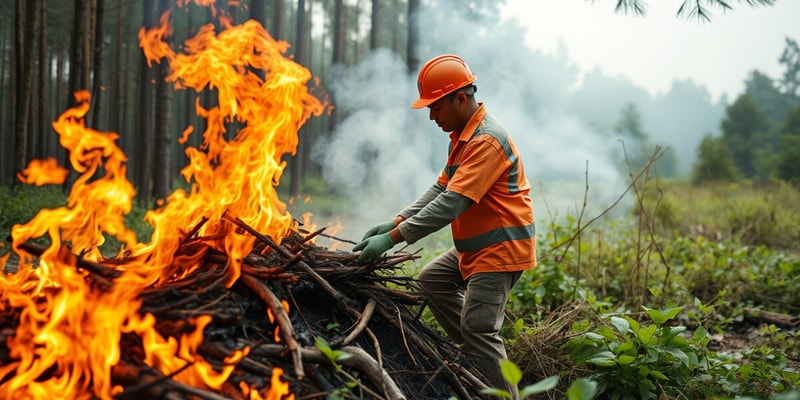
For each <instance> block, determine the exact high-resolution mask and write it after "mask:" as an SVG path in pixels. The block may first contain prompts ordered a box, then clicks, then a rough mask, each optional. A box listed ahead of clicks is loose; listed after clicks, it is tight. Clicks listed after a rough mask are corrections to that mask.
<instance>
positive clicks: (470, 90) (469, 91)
mask: <svg viewBox="0 0 800 400" xmlns="http://www.w3.org/2000/svg"><path fill="white" fill-rule="evenodd" d="M477 91H478V86H476V85H467V86H464V87H462V88H459V89H456V90H454V91H452V92H450V93H448V94H447V95H446V96H445V98H447V100H449V101H453V99H455V98H456V96H458V94H459V93H464V94H465V95H466V96H467V97H472V96H475V92H477Z"/></svg>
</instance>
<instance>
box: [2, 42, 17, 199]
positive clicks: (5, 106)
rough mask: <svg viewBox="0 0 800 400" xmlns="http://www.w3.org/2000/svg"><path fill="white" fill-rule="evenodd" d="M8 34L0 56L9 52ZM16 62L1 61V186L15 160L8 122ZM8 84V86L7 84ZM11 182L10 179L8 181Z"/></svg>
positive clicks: (9, 119) (11, 105)
mask: <svg viewBox="0 0 800 400" xmlns="http://www.w3.org/2000/svg"><path fill="white" fill-rule="evenodd" d="M7 33H10V31H9V30H8V29H4V30H3V38H2V42H0V54H6V52H7V51H8V43H9V42H10V40H8V35H7ZM13 60H14V57H13V56H12V57H9V58H8V63H6V58H5V57H3V58H2V59H0V128H1V129H0V155H2V160H0V184H5V183H6V181H7V179H6V171H8V170H10V167H11V166H10V165H9V160H13V159H14V155H13V151H12V149H13V146H9V144H10V143H11V137H9V136H11V132H13V131H14V130H13V129H12V125H11V124H10V123H9V122H8V121H11V119H12V118H11V115H12V114H13V112H12V109H11V107H13V104H14V101H13V96H11V93H12V92H13V90H14V89H13V84H14V69H13V68H10V69H9V64H11V63H12V62H13ZM6 73H8V74H9V75H10V76H9V79H8V80H5V79H2V77H4V76H6ZM6 82H8V84H6ZM8 180H10V179H8Z"/></svg>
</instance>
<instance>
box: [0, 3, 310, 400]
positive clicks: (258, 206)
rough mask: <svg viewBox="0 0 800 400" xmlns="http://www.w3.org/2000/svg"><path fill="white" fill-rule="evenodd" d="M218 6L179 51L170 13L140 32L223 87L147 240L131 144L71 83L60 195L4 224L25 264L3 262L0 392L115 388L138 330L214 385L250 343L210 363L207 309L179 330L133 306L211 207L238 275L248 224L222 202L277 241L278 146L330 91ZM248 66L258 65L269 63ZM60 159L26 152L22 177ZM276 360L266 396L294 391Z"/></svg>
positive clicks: (207, 228) (149, 348)
mask: <svg viewBox="0 0 800 400" xmlns="http://www.w3.org/2000/svg"><path fill="white" fill-rule="evenodd" d="M196 3H197V4H198V5H206V6H208V7H210V8H212V11H213V12H214V13H215V15H216V13H217V11H218V10H215V9H213V3H214V2H213V1H200V0H197V1H196ZM178 4H179V5H186V4H187V2H186V1H179V2H178ZM220 19H221V25H222V27H223V28H224V30H222V31H221V32H220V33H218V34H217V33H215V28H214V26H213V25H211V24H209V25H207V26H204V27H202V28H201V29H200V30H199V32H198V34H197V35H196V36H195V37H193V38H191V39H189V40H188V41H187V42H186V43H185V46H182V47H181V48H182V49H183V51H184V52H183V53H176V52H175V51H174V50H173V49H172V48H171V47H170V46H169V45H168V42H167V40H166V39H168V38H169V37H170V36H171V33H172V28H171V26H170V25H169V15H168V14H165V15H163V16H162V18H161V19H160V24H159V26H157V27H155V28H152V29H149V30H148V29H142V30H141V31H140V32H139V38H140V46H141V47H142V51H143V53H144V54H145V56H146V57H147V59H148V62H149V63H151V64H152V63H153V62H156V63H159V62H167V63H168V64H169V67H170V69H171V74H170V75H169V77H168V80H169V81H170V82H173V83H174V84H175V86H176V88H181V89H183V88H186V89H194V90H196V91H202V90H214V91H215V92H216V93H217V94H218V96H219V101H218V105H217V106H214V107H208V108H204V107H203V106H201V104H200V103H199V100H198V102H197V103H196V109H197V113H198V115H200V116H201V117H203V118H205V119H206V121H207V124H206V125H207V128H206V129H205V131H204V132H202V135H203V140H202V144H201V145H200V146H199V148H194V147H187V148H186V150H185V152H186V155H187V156H188V158H189V163H188V165H187V166H186V167H185V168H183V170H182V171H181V174H182V175H183V177H184V178H185V179H186V180H187V182H189V184H190V189H189V190H188V191H184V190H176V191H175V192H173V193H172V194H170V195H169V196H168V197H167V199H166V201H165V202H164V203H163V206H162V207H160V208H158V209H156V210H152V211H150V212H148V213H147V214H146V216H145V220H146V221H147V222H148V223H150V224H151V225H152V226H153V234H152V236H151V238H150V242H148V243H140V242H139V241H138V240H137V237H136V234H135V232H133V231H131V230H130V229H128V228H127V227H126V226H125V223H124V216H125V215H126V214H128V213H129V212H130V211H131V209H132V199H133V196H134V193H135V192H134V188H133V186H132V185H131V183H130V182H128V181H127V180H126V178H125V176H126V163H127V158H126V156H125V154H124V153H123V152H122V150H121V149H120V148H119V147H118V146H117V145H116V141H117V139H118V135H117V134H116V133H113V132H100V131H96V130H94V129H91V128H89V127H86V126H85V121H84V117H85V115H86V113H87V112H88V110H89V105H90V94H89V93H88V92H86V91H80V92H77V93H75V98H76V100H77V101H78V105H77V106H75V107H74V108H71V109H68V110H66V111H65V112H64V113H63V114H62V115H61V116H60V117H59V118H58V119H57V120H56V121H55V122H53V128H54V130H55V131H56V132H57V133H58V135H59V137H60V143H61V145H62V146H63V147H64V148H65V149H67V150H68V151H69V155H70V156H69V164H70V165H69V166H70V167H71V168H72V170H74V171H75V172H76V173H77V174H78V177H77V179H76V180H75V182H74V184H73V185H72V187H71V190H70V193H69V195H68V198H67V204H66V206H64V207H59V208H55V209H47V210H41V211H40V212H39V213H38V214H37V215H36V216H35V217H34V218H33V219H32V220H31V221H29V222H27V223H25V224H19V225H15V226H14V227H13V228H12V233H11V237H12V248H13V250H14V252H16V253H17V254H19V255H20V260H19V269H18V272H17V273H15V274H8V275H2V276H0V311H6V310H9V309H14V310H18V313H19V314H18V315H19V318H18V320H19V324H18V326H17V327H16V332H15V335H14V336H11V337H9V338H8V339H7V342H6V346H7V348H8V349H9V356H10V358H11V359H13V360H14V361H13V362H11V363H10V364H8V365H2V366H0V398H15V399H49V398H52V396H53V394H54V393H58V394H59V396H60V398H64V399H91V398H99V399H111V398H112V396H113V395H114V394H116V393H119V392H120V391H121V388H120V387H114V384H113V383H112V379H111V368H112V367H113V366H115V365H117V364H118V363H119V362H120V357H121V354H120V346H119V344H120V338H121V336H122V335H123V334H135V335H138V336H139V337H141V339H142V344H143V348H144V351H145V363H147V364H148V365H150V366H152V367H154V368H156V369H158V370H159V371H160V372H161V373H162V374H164V375H169V374H173V373H176V372H177V373H176V374H175V375H174V376H173V377H172V378H173V379H175V380H177V381H180V382H182V383H186V384H189V385H196V386H198V387H207V388H219V387H220V386H221V385H222V383H223V382H225V381H226V380H227V379H228V377H229V376H230V374H231V373H232V372H233V368H234V367H233V366H234V365H235V363H236V362H238V361H239V360H241V358H242V357H244V356H246V354H247V351H248V350H247V349H243V350H240V351H237V352H236V353H235V354H234V355H233V356H232V357H231V359H229V360H226V366H225V367H222V368H213V367H212V365H211V364H209V363H207V362H206V361H205V360H203V359H202V357H200V356H199V355H198V353H197V348H198V346H199V345H200V344H201V343H202V341H203V329H204V327H205V326H206V325H207V324H208V323H209V322H210V321H211V318H210V317H209V316H199V317H197V318H195V319H193V320H190V321H187V322H188V323H190V324H192V325H193V326H194V329H193V330H192V331H191V333H189V334H185V335H183V336H182V337H180V338H175V337H163V336H162V335H161V334H160V333H159V332H158V331H157V330H156V329H155V323H156V321H155V317H154V316H153V315H151V314H144V315H141V314H140V313H139V310H140V307H141V300H140V294H141V293H142V291H143V290H144V289H145V288H148V287H152V286H158V285H162V284H165V283H167V282H170V281H171V280H175V279H180V278H181V277H183V276H186V275H187V274H188V273H190V272H191V271H193V270H194V269H196V268H198V267H199V265H198V264H197V260H198V257H176V256H175V253H176V250H177V249H178V247H179V245H180V243H181V239H182V238H184V236H185V234H186V229H187V227H192V226H196V225H198V223H199V222H200V221H201V220H203V219H204V218H207V219H208V221H209V223H207V224H204V225H203V226H202V228H201V231H200V232H198V234H199V235H203V236H208V237H221V238H222V239H220V241H219V242H218V243H215V246H217V247H218V249H219V250H222V251H225V252H226V253H227V254H228V257H229V259H230V260H231V268H230V269H229V271H230V274H229V276H227V280H226V283H227V285H228V286H230V285H232V284H233V283H234V282H235V281H236V279H238V277H239V274H240V270H241V261H242V259H243V258H244V256H246V255H247V254H248V253H249V252H250V251H251V250H252V247H253V244H254V238H253V237H252V236H251V235H246V234H242V233H240V232H238V231H237V230H236V229H234V227H233V226H231V224H230V223H228V222H226V221H225V220H223V219H222V218H221V217H222V214H223V213H224V212H228V213H230V214H231V215H232V216H236V217H238V218H240V219H241V220H242V221H244V222H246V223H247V224H249V225H250V226H252V227H253V228H255V229H257V230H259V231H260V232H262V233H264V234H266V235H269V236H271V237H272V238H275V239H276V240H278V241H279V240H280V239H281V238H283V237H285V236H286V234H287V233H288V231H289V230H290V229H291V228H292V227H293V219H292V217H291V215H289V213H288V212H287V210H286V206H285V204H284V203H283V202H281V201H280V199H279V198H278V196H277V191H276V189H275V187H276V186H277V184H278V182H279V181H280V178H281V175H282V173H283V170H284V168H285V166H286V165H285V163H284V162H283V161H281V157H282V156H283V155H285V154H292V155H293V154H295V150H296V148H297V143H298V137H297V132H298V130H299V128H300V126H302V124H304V123H305V121H306V120H307V119H308V118H310V116H312V115H321V113H322V112H323V110H324V108H325V105H323V104H322V103H320V101H319V100H317V99H316V98H315V97H314V96H313V95H311V94H310V93H309V91H308V88H307V86H306V84H307V82H308V81H309V80H310V79H311V74H310V72H309V71H308V70H307V69H305V68H303V67H302V66H300V65H298V64H296V63H294V62H293V61H291V59H289V58H288V57H286V56H285V55H284V53H285V52H286V50H287V49H288V44H287V43H286V42H282V41H276V40H275V39H273V38H272V37H271V36H270V35H269V33H268V32H267V31H266V30H265V29H264V28H263V27H262V26H261V25H259V24H258V23H257V22H255V21H246V22H244V23H243V24H241V25H234V24H233V23H232V22H231V20H230V19H229V18H225V17H220ZM253 71H263V72H264V77H263V78H262V77H261V76H259V74H257V73H255V72H253ZM234 121H236V122H238V125H239V126H241V128H239V129H238V131H237V132H235V135H231V134H230V133H228V132H226V123H230V122H234ZM192 133H194V129H193V128H192V127H188V128H186V129H184V130H183V133H182V136H181V139H180V140H179V142H180V143H185V142H186V139H187V138H188V137H189V135H191V134H192ZM226 136H228V137H231V136H233V137H232V138H230V139H229V140H228V139H226ZM67 173H68V171H67V170H66V169H65V168H62V167H59V166H58V165H56V162H55V161H54V160H45V161H34V162H31V163H30V165H29V166H28V168H27V169H26V170H25V171H23V172H22V173H21V174H20V175H19V179H20V180H22V181H23V182H25V183H32V184H37V185H41V184H50V183H61V182H63V181H64V180H65V179H66V177H67ZM214 221H216V222H214ZM107 237H112V238H114V239H116V241H117V242H118V243H121V246H120V248H119V249H118V251H119V253H118V254H119V255H122V254H124V255H125V256H126V258H125V260H126V262H125V264H124V265H120V266H117V267H115V268H116V269H113V270H112V269H109V271H110V272H112V273H113V274H114V277H113V279H109V282H108V285H105V286H104V285H100V284H99V282H100V281H101V280H102V279H100V280H98V278H97V276H93V279H89V278H90V272H88V271H87V270H86V269H84V268H78V262H79V261H78V258H77V257H76V256H75V254H81V255H82V259H83V260H86V261H92V262H99V261H101V260H102V259H103V258H104V256H103V254H102V253H101V248H102V247H103V245H104V244H106V238H107ZM38 238H44V239H45V240H46V241H49V246H48V247H47V248H46V249H45V251H44V252H43V253H42V254H41V255H40V256H39V257H38V260H34V258H33V257H32V256H31V255H29V254H28V253H26V252H25V251H24V250H23V249H22V248H23V245H24V244H25V243H27V242H28V241H30V240H33V239H38ZM6 260H7V256H6V257H3V258H2V259H0V261H1V262H2V265H5V263H6ZM285 307H287V308H288V304H287V305H286V306H285ZM98 349H102V351H98ZM281 374H282V371H281V370H280V369H278V368H275V369H273V376H272V387H271V389H270V391H269V393H267V394H266V398H267V399H279V398H282V396H283V395H285V394H287V393H288V383H283V382H281V381H280V379H279V377H280V375H281ZM242 390H243V393H245V394H246V395H248V396H249V397H250V398H251V399H259V398H263V397H261V394H260V393H259V392H258V390H256V389H254V388H251V387H250V386H249V385H247V384H245V385H244V386H243V387H242ZM293 397H294V396H291V397H290V398H293Z"/></svg>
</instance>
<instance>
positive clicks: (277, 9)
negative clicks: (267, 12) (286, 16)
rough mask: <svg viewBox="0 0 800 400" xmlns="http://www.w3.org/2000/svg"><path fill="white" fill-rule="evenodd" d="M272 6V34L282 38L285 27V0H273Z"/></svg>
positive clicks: (276, 37) (274, 36)
mask: <svg viewBox="0 0 800 400" xmlns="http://www.w3.org/2000/svg"><path fill="white" fill-rule="evenodd" d="M273 1H274V2H275V3H274V4H273V7H272V32H270V34H271V35H272V37H273V38H275V39H281V38H282V37H281V30H282V29H283V0H273Z"/></svg>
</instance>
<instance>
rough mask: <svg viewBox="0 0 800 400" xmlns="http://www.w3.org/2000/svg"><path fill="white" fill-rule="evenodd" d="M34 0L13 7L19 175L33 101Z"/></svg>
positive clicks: (25, 158) (16, 167) (16, 169)
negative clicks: (17, 80)
mask: <svg viewBox="0 0 800 400" xmlns="http://www.w3.org/2000/svg"><path fill="white" fill-rule="evenodd" d="M38 3H39V2H38V1H37V0H28V1H27V2H26V3H25V8H24V9H23V7H22V1H21V0H17V2H16V3H15V4H16V6H15V9H16V11H17V12H16V16H15V18H16V22H15V28H16V29H15V36H16V40H15V41H14V47H15V48H14V55H15V59H16V60H17V65H16V69H17V76H18V77H21V82H20V84H19V85H17V92H16V100H17V104H16V115H15V117H16V123H15V124H14V126H15V138H14V146H15V148H14V173H18V172H20V171H22V170H23V169H25V166H26V164H27V163H28V157H29V152H30V149H29V145H30V134H29V127H30V126H29V125H28V123H29V118H30V115H31V112H32V110H31V108H32V107H31V105H32V103H31V99H32V98H33V77H34V74H33V72H34V71H35V68H34V67H33V62H34V58H33V55H34V51H33V49H35V48H36V47H35V46H34V43H35V40H36V20H37V19H38V16H39V10H38V8H39V6H38Z"/></svg>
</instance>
